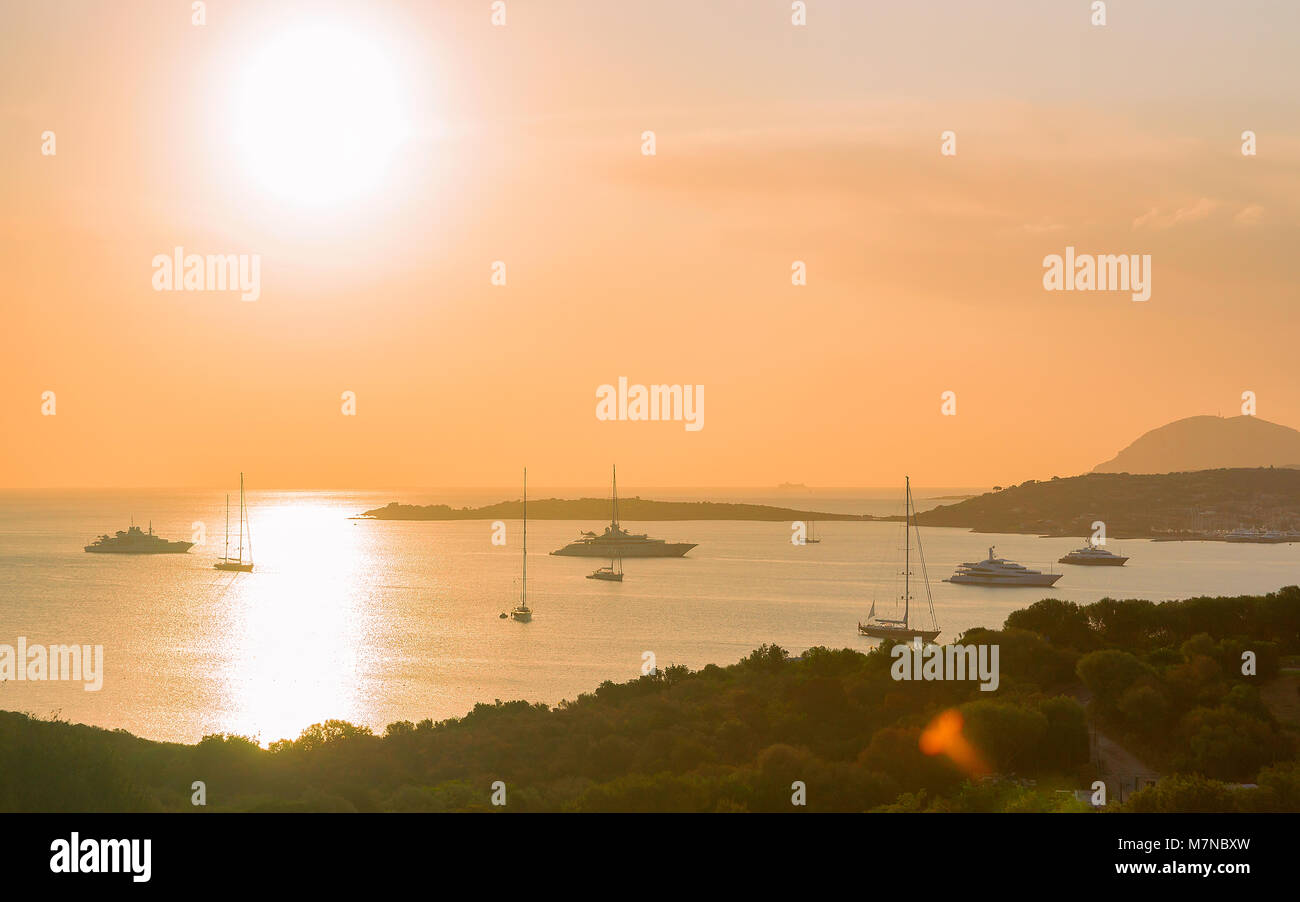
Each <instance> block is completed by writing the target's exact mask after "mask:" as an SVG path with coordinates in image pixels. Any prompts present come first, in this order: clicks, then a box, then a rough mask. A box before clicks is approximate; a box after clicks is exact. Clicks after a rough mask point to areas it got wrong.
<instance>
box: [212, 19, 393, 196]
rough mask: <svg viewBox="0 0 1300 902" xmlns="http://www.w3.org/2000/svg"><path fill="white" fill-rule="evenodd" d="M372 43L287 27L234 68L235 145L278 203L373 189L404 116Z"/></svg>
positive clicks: (339, 31) (328, 29)
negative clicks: (238, 72) (236, 71)
mask: <svg viewBox="0 0 1300 902" xmlns="http://www.w3.org/2000/svg"><path fill="white" fill-rule="evenodd" d="M400 96H401V92H400V90H399V84H398V79H397V78H396V76H395V73H394V72H393V69H392V67H391V65H390V64H389V59H388V57H387V55H386V54H385V53H384V51H383V49H381V47H380V46H378V45H376V44H374V43H372V42H369V41H367V40H366V39H365V38H364V37H363V36H360V35H358V34H357V33H354V32H352V31H349V30H347V29H345V28H343V27H342V26H339V25H333V24H317V25H311V26H304V27H300V28H298V29H297V30H294V31H291V32H286V33H284V34H282V35H280V36H279V37H277V38H275V39H274V40H272V41H271V42H270V43H268V44H267V45H266V46H265V47H263V48H262V49H261V50H260V51H258V52H256V53H255V54H254V55H253V56H252V57H251V58H250V59H249V60H248V62H247V63H246V64H245V65H244V66H243V67H242V71H241V77H240V79H239V80H238V84H237V89H236V97H235V103H236V116H235V122H236V128H235V132H234V133H235V137H236V142H235V143H236V146H237V150H238V153H239V155H240V156H241V157H242V158H243V161H244V164H245V165H246V167H247V168H248V171H249V173H250V174H251V175H252V177H253V178H254V179H255V180H256V181H257V182H258V183H259V184H260V185H261V186H262V188H264V189H265V190H266V191H268V192H270V193H272V194H274V195H276V196H277V197H278V198H280V199H281V200H286V201H292V202H295V203H299V204H307V205H328V204H335V203H338V202H340V201H343V200H346V199H349V198H353V197H356V196H357V195H360V194H363V193H365V192H366V191H368V190H370V189H372V188H373V187H374V186H375V185H376V184H377V183H378V182H379V181H380V179H381V178H382V177H383V175H384V172H385V169H386V166H387V164H388V161H389V158H390V156H391V154H392V152H393V150H394V149H395V148H396V147H397V145H398V144H399V143H401V141H402V140H403V138H404V136H405V131H406V121H405V116H404V114H403V110H402V105H401V102H400Z"/></svg>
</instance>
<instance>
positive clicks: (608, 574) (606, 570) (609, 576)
mask: <svg viewBox="0 0 1300 902" xmlns="http://www.w3.org/2000/svg"><path fill="white" fill-rule="evenodd" d="M587 579H603V580H607V581H609V582H614V583H621V582H622V581H623V556H622V555H618V556H617V557H614V558H612V559H611V560H610V562H609V566H608V567H601V568H600V569H598V570H595V571H593V572H591V573H588V574H587Z"/></svg>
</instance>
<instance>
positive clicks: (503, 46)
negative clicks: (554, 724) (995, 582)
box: [0, 0, 1300, 488]
mask: <svg viewBox="0 0 1300 902" xmlns="http://www.w3.org/2000/svg"><path fill="white" fill-rule="evenodd" d="M790 6H791V4H790V3H789V2H785V0H715V2H698V3H697V2H685V0H678V2H674V0H655V2H649V0H647V2H631V0H629V2H619V3H609V2H599V0H587V2H564V0H548V2H544V3H543V2H529V0H507V3H506V12H507V20H506V21H507V24H506V25H505V26H504V27H498V26H494V25H493V24H492V22H491V15H492V11H491V4H490V3H489V2H488V0H473V2H457V3H447V4H437V3H428V2H420V3H383V2H374V3H365V4H363V3H360V2H356V3H349V4H343V3H321V2H311V3H300V4H290V3H277V4H274V5H271V4H265V3H253V2H245V3H241V2H218V0H213V2H209V3H208V4H207V8H206V24H204V25H201V26H198V25H194V24H192V23H191V15H192V13H191V9H190V4H189V3H187V2H162V0H158V2H136V0H122V2H115V3H82V2H71V0H49V2H43V3H18V2H9V3H5V4H3V5H2V6H0V122H2V124H3V127H0V276H2V278H3V281H0V297H2V298H3V315H4V321H3V327H2V328H0V436H2V437H3V439H2V444H0V485H2V486H17V487H25V486H137V485H138V486H145V485H154V486H170V485H213V486H216V485H229V484H231V483H232V481H233V479H234V478H235V477H234V474H236V473H237V472H238V471H240V470H244V471H246V472H248V473H249V474H250V479H251V480H253V481H254V482H255V484H257V485H259V486H262V487H336V488H344V487H347V488H366V487H379V486H395V485H501V484H509V483H512V482H513V481H514V480H515V479H516V477H517V474H518V471H519V468H520V467H521V466H523V465H525V464H526V465H527V466H528V467H529V470H530V477H531V478H532V479H534V480H536V481H537V483H538V484H541V485H546V484H551V485H564V484H569V485H572V484H598V483H600V482H601V481H602V480H603V479H604V478H605V474H606V473H607V472H608V466H609V464H610V463H611V462H617V463H618V465H619V468H620V475H621V476H623V477H624V479H625V480H626V481H627V483H628V484H629V485H640V486H653V485H676V486H682V485H771V484H775V483H778V482H782V481H787V480H788V481H795V482H805V483H808V484H811V485H882V484H894V483H896V482H901V479H902V475H903V474H904V473H905V472H907V473H910V474H911V475H912V478H913V480H914V481H916V482H917V483H918V484H921V485H925V484H929V485H988V484H994V483H1012V482H1020V481H1022V480H1024V479H1027V478H1043V477H1047V476H1052V475H1070V474H1074V473H1078V472H1083V471H1086V470H1088V469H1090V468H1091V467H1092V466H1094V465H1095V464H1097V463H1099V462H1100V461H1103V460H1105V459H1108V458H1110V457H1112V456H1113V455H1114V454H1115V452H1116V451H1117V450H1118V449H1119V448H1121V447H1123V446H1124V445H1126V444H1127V443H1128V442H1130V441H1131V440H1133V439H1134V438H1136V437H1137V436H1138V435H1139V434H1140V433H1142V432H1144V431H1146V430H1147V429H1150V428H1153V427H1155V426H1158V425H1161V424H1163V423H1166V422H1168V421H1170V420H1173V419H1177V418H1180V417H1184V416H1190V415H1193V414H1203V413H1215V412H1219V411H1221V412H1223V413H1224V414H1225V415H1233V414H1236V413H1238V412H1240V410H1239V408H1240V404H1241V394H1242V392H1243V391H1247V390H1249V391H1253V392H1255V393H1256V396H1257V398H1258V413H1259V415H1260V416H1261V417H1263V418H1264V419H1268V420H1273V421H1275V422H1280V423H1284V424H1287V425H1291V426H1300V398H1298V397H1297V395H1296V387H1297V382H1298V380H1297V376H1296V363H1295V361H1296V356H1295V342H1296V337H1297V330H1296V324H1297V313H1296V310H1297V301H1300V298H1298V297H1297V288H1296V286H1297V281H1296V278H1295V274H1294V271H1293V269H1294V266H1295V264H1294V260H1295V258H1296V250H1297V247H1300V241H1298V239H1300V229H1298V228H1297V222H1298V221H1300V220H1298V219H1297V212H1298V211H1300V134H1297V130H1298V126H1297V123H1300V92H1297V90H1296V86H1297V85H1300V62H1298V56H1300V55H1298V54H1297V53H1296V46H1297V37H1300V5H1297V4H1295V3H1293V2H1276V3H1268V2H1258V3H1251V2H1242V3H1210V2H1186V0H1183V2H1172V0H1171V2H1153V0H1146V2H1142V3H1137V2H1132V0H1126V2H1121V0H1115V2H1111V3H1109V4H1108V9H1107V19H1108V21H1107V24H1106V25H1105V26H1104V27H1095V26H1093V25H1091V24H1090V21H1089V18H1090V15H1091V14H1090V11H1089V6H1090V4H1089V2H1087V0H1060V2H1044V0H1025V2H999V3H975V2H956V0H953V2H937V0H935V2H907V3H876V2H867V0H860V2H845V3H835V2H830V0H809V2H808V13H807V16H808V22H807V25H806V26H803V27H796V26H793V25H792V24H791V20H790V19H791V11H790ZM435 7H443V8H454V9H455V12H447V11H445V9H444V10H443V11H438V10H435V9H434V8H435ZM322 36H324V37H322ZM352 73H357V74H356V77H355V78H354V77H353V75H352ZM47 130H48V131H53V132H54V133H55V136H56V142H57V143H56V149H57V152H56V153H55V154H54V155H44V154H43V153H42V146H43V143H44V139H43V133H44V132H46V131H47ZM646 130H653V131H654V132H655V137H656V150H657V152H656V154H655V155H653V156H646V155H644V154H643V153H642V138H641V135H642V133H643V132H644V131H646ZM945 130H952V131H954V132H956V136H957V139H956V140H957V153H956V155H955V156H944V155H942V154H941V153H940V143H941V141H940V135H941V133H942V132H944V131H945ZM1246 130H1251V131H1254V132H1255V133H1256V135H1257V141H1258V154H1257V155H1255V156H1244V155H1243V154H1242V152H1241V146H1242V140H1241V134H1242V132H1243V131H1246ZM305 148H306V149H305ZM311 148H315V149H316V150H311ZM317 150H318V151H319V153H318V152H316V151H317ZM1067 245H1070V246H1074V247H1076V248H1077V249H1078V251H1079V253H1093V254H1150V255H1151V257H1152V264H1151V269H1152V291H1151V298H1150V300H1149V301H1147V302H1145V303H1135V302H1133V301H1132V300H1130V297H1129V294H1128V293H1126V292H1048V291H1045V290H1044V289H1043V285H1042V276H1043V258H1044V256H1045V255H1048V254H1054V253H1055V254H1062V253H1064V249H1065V247H1066V246H1067ZM177 246H181V247H183V248H184V249H185V251H186V252H187V253H199V254H247V255H252V254H257V255H260V267H261V269H260V297H258V299H257V300H255V301H251V302H246V301H243V300H241V299H240V295H239V293H238V292H230V291H202V292H194V291H187V292H177V291H173V292H169V291H155V290H154V288H153V284H152V279H153V276H154V268H153V262H152V261H153V259H154V257H155V255H158V254H168V255H170V254H171V253H172V249H173V248H174V247H177ZM498 260H499V261H503V262H504V263H505V266H506V284H505V285H504V286H496V285H493V284H492V283H491V276H492V264H493V261H498ZM796 260H801V261H805V263H806V265H807V285H806V286H802V287H797V286H793V285H791V264H792V262H793V261H796ZM620 376H625V377H627V378H628V380H629V381H630V382H632V383H646V384H651V383H668V384H683V385H686V384H689V385H697V384H698V385H703V386H704V392H705V402H704V419H703V422H704V428H703V429H701V430H699V431H696V432H692V431H687V430H686V429H684V428H683V424H682V423H680V422H617V421H615V422H607V421H601V420H598V419H597V418H596V416H595V407H596V389H597V387H598V386H599V385H601V384H604V383H614V382H616V381H617V380H618V378H619V377H620ZM347 391H351V392H355V395H356V415H355V416H345V415H343V413H342V410H341V407H342V401H341V395H342V393H344V392H347ZM945 391H952V392H955V393H956V398H957V415H956V416H943V415H941V410H940V405H941V394H942V393H943V392H945ZM44 392H54V393H55V399H56V414H55V415H54V416H45V415H42V393H44Z"/></svg>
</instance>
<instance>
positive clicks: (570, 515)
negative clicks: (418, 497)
mask: <svg viewBox="0 0 1300 902" xmlns="http://www.w3.org/2000/svg"><path fill="white" fill-rule="evenodd" d="M618 515H619V519H620V520H628V521H637V520H770V521H774V522H776V521H783V520H784V521H788V522H792V521H795V520H805V521H806V520H864V519H871V518H870V517H862V516H858V515H856V514H829V513H825V512H823V511H809V510H795V509H794V508H787V507H771V506H769V505H766V504H730V503H723V502H717V501H647V500H645V499H642V498H620V499H618ZM521 516H523V502H522V501H501V502H498V503H496V504H489V505H487V506H486V507H458V508H453V507H450V506H448V505H446V504H399V503H398V502H396V501H393V502H390V503H389V504H388V505H386V506H384V507H377V508H375V509H374V510H368V511H366V512H365V513H364V514H363V515H362V517H363V518H366V519H373V520H517V519H519V518H520V517H521ZM528 516H529V518H530V519H534V520H608V519H609V517H610V500H609V499H608V498H575V499H571V500H569V499H563V498H542V499H539V500H537V501H529V502H528Z"/></svg>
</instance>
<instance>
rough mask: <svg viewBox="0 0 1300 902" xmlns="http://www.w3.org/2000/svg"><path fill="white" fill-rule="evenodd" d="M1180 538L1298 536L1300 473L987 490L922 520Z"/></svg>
mask: <svg viewBox="0 0 1300 902" xmlns="http://www.w3.org/2000/svg"><path fill="white" fill-rule="evenodd" d="M1095 520H1101V521H1102V522H1104V523H1105V524H1106V535H1107V536H1108V537H1110V538H1120V539H1122V538H1174V537H1178V536H1180V535H1186V536H1189V537H1190V536H1197V535H1201V534H1203V533H1205V532H1206V531H1208V530H1223V529H1237V528H1254V527H1257V526H1265V527H1269V528H1272V529H1278V530H1282V531H1297V530H1300V470H1292V469H1285V468H1284V469H1274V468H1260V469H1236V470H1201V471H1198V472H1194V473H1163V474H1152V475H1134V474H1129V473H1088V474H1085V475H1083V476H1071V477H1069V478H1066V479H1061V478H1054V479H1051V480H1046V481H1042V482H1038V481H1034V480H1032V479H1031V480H1029V481H1028V482H1025V483H1022V484H1021V485H1018V486H1011V487H1010V488H1006V489H1001V490H996V491H992V492H987V493H985V494H983V495H979V496H977V497H975V498H971V499H968V500H966V501H962V502H959V503H957V504H945V505H941V506H940V507H936V508H933V509H931V510H928V511H922V512H921V513H919V514H918V515H917V522H918V523H920V524H921V525H922V526H963V527H967V528H969V529H973V530H975V531H977V532H1011V533H1015V532H1020V533H1034V534H1038V535H1059V536H1086V535H1090V534H1091V533H1092V531H1093V529H1092V523H1093V521H1095Z"/></svg>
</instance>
